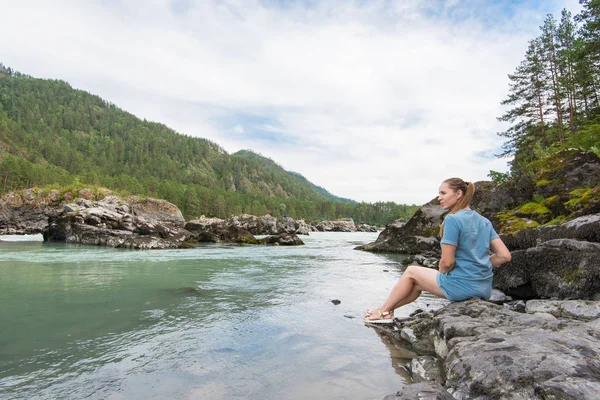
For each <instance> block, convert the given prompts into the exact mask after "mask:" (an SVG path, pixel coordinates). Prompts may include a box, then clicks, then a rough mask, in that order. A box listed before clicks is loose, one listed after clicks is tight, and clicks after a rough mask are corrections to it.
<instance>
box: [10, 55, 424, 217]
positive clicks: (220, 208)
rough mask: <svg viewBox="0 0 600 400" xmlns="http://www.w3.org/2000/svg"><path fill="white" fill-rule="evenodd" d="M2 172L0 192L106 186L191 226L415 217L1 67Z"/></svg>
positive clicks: (399, 207)
mask: <svg viewBox="0 0 600 400" xmlns="http://www.w3.org/2000/svg"><path fill="white" fill-rule="evenodd" d="M0 172H1V174H2V175H1V177H0V178H1V187H0V190H1V192H2V193H6V192H8V191H11V190H18V189H22V188H27V187H45V186H53V187H59V186H69V185H95V186H104V187H107V188H109V189H112V190H116V191H121V192H124V193H131V194H140V195H146V196H152V197H158V198H163V199H166V200H169V201H171V202H173V203H175V204H176V205H177V206H178V207H179V208H180V209H181V210H182V212H183V213H184V215H185V217H186V218H188V219H189V218H194V217H198V216H200V215H202V214H204V215H207V216H217V217H221V218H225V217H228V216H231V215H239V214H242V213H249V214H254V215H264V214H266V213H270V214H271V215H273V216H291V217H293V218H325V219H334V218H341V217H352V218H354V219H355V221H356V222H357V223H370V224H378V225H383V224H386V223H388V222H390V221H392V220H394V219H398V218H407V217H409V216H410V215H412V213H413V212H414V211H415V209H416V207H414V206H406V205H399V204H395V203H391V202H387V203H383V202H381V203H375V204H370V203H356V202H353V201H351V200H348V199H341V198H338V197H335V196H333V195H331V194H330V193H328V192H327V191H326V190H325V189H323V188H320V187H318V186H315V185H313V184H312V183H311V182H309V181H308V180H306V179H305V178H304V177H303V176H301V175H299V174H297V173H293V172H288V171H286V170H284V169H283V168H282V167H281V166H279V165H278V164H277V163H275V162H274V161H272V160H270V159H267V158H265V157H262V156H260V155H259V154H256V153H254V152H252V151H248V150H245V151H240V152H237V153H235V154H232V155H230V154H228V153H227V152H225V151H224V150H223V149H222V148H221V147H220V146H219V145H218V144H216V143H213V142H211V141H209V140H205V139H202V138H196V137H190V136H186V135H182V134H179V133H177V132H175V131H173V130H172V129H170V128H168V127H166V126H164V125H162V124H158V123H154V122H149V121H145V120H143V121H142V120H140V119H139V118H137V117H135V116H134V115H132V114H130V113H127V112H125V111H123V110H121V109H119V108H118V107H117V106H116V105H114V104H111V103H109V102H107V101H105V100H103V99H101V98H100V97H98V96H94V95H92V94H89V93H87V92H84V91H81V90H75V89H73V88H72V87H71V86H70V85H69V84H68V83H66V82H64V81H58V80H44V79H36V78H33V77H30V76H27V75H23V74H20V73H18V72H15V71H13V70H12V69H10V68H7V67H4V66H3V65H2V64H0Z"/></svg>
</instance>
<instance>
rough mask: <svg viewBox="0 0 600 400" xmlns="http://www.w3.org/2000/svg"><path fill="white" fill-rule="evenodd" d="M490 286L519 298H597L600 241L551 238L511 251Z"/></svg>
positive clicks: (599, 274)
mask: <svg viewBox="0 0 600 400" xmlns="http://www.w3.org/2000/svg"><path fill="white" fill-rule="evenodd" d="M512 257H513V259H512V261H511V262H509V263H507V264H506V265H503V266H501V267H499V268H497V269H496V271H495V273H494V287H495V288H498V289H500V290H502V291H503V292H505V293H506V294H508V295H511V296H513V297H521V298H558V299H600V243H593V242H587V241H579V240H573V239H553V240H549V241H546V242H543V243H540V245H539V246H536V247H532V248H529V249H527V250H517V251H514V252H513V253H512Z"/></svg>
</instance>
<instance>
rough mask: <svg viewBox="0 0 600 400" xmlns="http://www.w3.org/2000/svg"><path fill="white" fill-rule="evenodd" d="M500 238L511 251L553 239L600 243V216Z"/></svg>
mask: <svg viewBox="0 0 600 400" xmlns="http://www.w3.org/2000/svg"><path fill="white" fill-rule="evenodd" d="M500 237H501V238H502V241H503V242H504V244H506V246H507V247H508V248H509V249H510V250H511V251H514V250H523V249H528V248H531V247H536V246H537V245H538V243H540V242H547V241H550V240H553V239H575V240H580V241H587V242H595V243H600V214H590V215H585V216H582V217H578V218H575V219H573V220H571V221H569V222H566V223H563V224H561V225H557V226H542V227H536V228H528V229H522V230H520V231H518V232H516V233H513V234H508V235H501V236H500Z"/></svg>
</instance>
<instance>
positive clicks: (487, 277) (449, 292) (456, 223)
mask: <svg viewBox="0 0 600 400" xmlns="http://www.w3.org/2000/svg"><path fill="white" fill-rule="evenodd" d="M498 237H499V236H498V234H497V233H496V231H495V230H494V227H493V226H492V223H491V222H490V221H489V220H488V219H487V218H485V217H483V216H481V215H479V214H478V213H477V212H476V211H473V210H460V211H459V212H457V213H455V214H450V215H448V216H447V217H446V219H445V220H444V236H443V237H442V241H441V244H442V245H444V244H451V245H454V246H456V253H455V261H454V267H453V268H452V270H450V272H447V273H445V274H443V273H441V272H440V273H439V274H438V275H437V283H438V285H439V286H440V289H441V290H442V293H444V296H446V298H447V299H448V300H450V301H462V300H466V299H470V298H473V297H478V298H482V299H485V300H488V299H489V298H490V296H491V295H492V280H493V278H494V273H493V272H492V263H491V261H490V242H491V241H492V240H494V239H497V238H498Z"/></svg>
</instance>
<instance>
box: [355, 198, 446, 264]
mask: <svg viewBox="0 0 600 400" xmlns="http://www.w3.org/2000/svg"><path fill="white" fill-rule="evenodd" d="M445 213H446V210H444V209H443V208H442V207H441V206H440V205H439V202H438V201H437V199H434V200H431V201H430V202H429V203H427V204H425V205H424V206H423V207H421V208H420V209H419V210H417V212H416V213H415V214H414V215H413V217H412V218H411V219H410V220H409V221H408V222H407V223H406V224H404V223H402V224H399V223H392V224H389V225H388V226H386V227H385V229H384V230H383V231H382V232H381V233H380V234H379V237H378V238H377V240H376V241H375V242H373V243H369V244H366V245H363V246H358V247H356V249H357V250H365V251H374V252H390V253H405V254H422V253H424V252H427V251H429V252H433V253H434V254H438V253H439V251H440V250H439V246H440V242H439V239H438V237H437V235H438V234H439V228H440V224H441V223H442V215H444V214H445Z"/></svg>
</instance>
